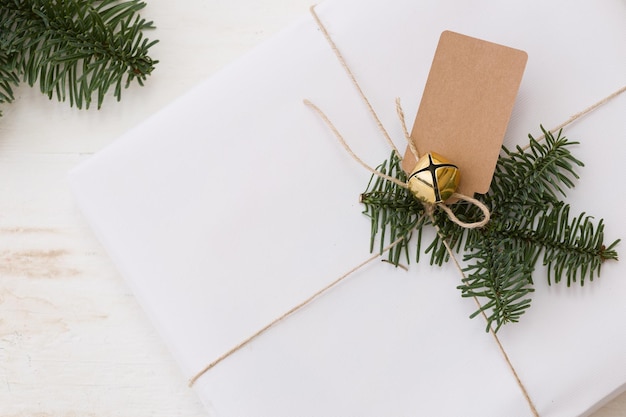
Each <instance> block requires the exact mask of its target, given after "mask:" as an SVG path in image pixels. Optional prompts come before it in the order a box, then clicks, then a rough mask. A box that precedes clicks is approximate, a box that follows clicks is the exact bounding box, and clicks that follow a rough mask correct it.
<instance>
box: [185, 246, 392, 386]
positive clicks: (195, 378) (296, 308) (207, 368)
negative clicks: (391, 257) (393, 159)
mask: <svg viewBox="0 0 626 417" xmlns="http://www.w3.org/2000/svg"><path fill="white" fill-rule="evenodd" d="M403 240H404V237H401V238H398V239H396V240H395V241H394V242H392V243H390V244H389V245H388V246H386V247H385V248H383V249H382V250H381V251H380V252H379V253H376V254H374V255H372V256H370V257H369V258H367V259H366V260H364V261H363V262H361V263H360V264H358V265H357V266H355V267H354V268H352V269H350V270H349V271H348V272H346V273H344V274H343V275H341V276H340V277H339V278H337V279H335V280H334V281H332V282H331V283H330V284H328V285H326V286H325V287H324V288H322V289H320V290H318V291H317V292H315V293H314V294H313V295H311V296H309V297H308V298H307V299H305V300H304V301H302V302H301V303H299V304H297V305H295V306H293V307H292V308H290V309H289V310H288V311H287V312H285V313H283V314H281V315H280V316H278V317H276V318H275V319H274V320H272V321H271V322H269V323H268V324H266V325H265V326H264V327H262V328H261V329H259V330H258V331H256V332H255V333H254V334H252V335H251V336H249V337H248V338H247V339H245V340H244V341H242V342H241V343H239V344H237V345H236V346H234V347H233V348H232V349H230V350H229V351H228V352H226V353H224V354H223V355H221V356H220V357H218V358H217V359H215V360H214V361H213V362H211V363H210V364H208V365H207V366H205V367H204V368H203V369H202V370H201V371H200V372H198V373H197V374H195V375H194V376H193V377H192V378H191V379H190V380H189V386H190V387H191V386H193V385H194V384H195V383H196V381H198V379H200V378H201V377H202V376H203V375H204V374H206V373H207V372H209V371H210V370H211V369H213V368H215V366H217V365H218V364H219V363H220V362H222V361H223V360H224V359H226V358H228V357H229V356H231V355H233V354H234V353H236V352H237V351H239V350H241V349H242V348H243V347H245V346H246V345H248V344H249V343H250V342H252V341H253V340H254V339H256V338H257V337H259V336H261V335H262V334H263V333H265V332H267V331H268V330H269V329H271V328H272V327H274V326H275V325H277V324H278V323H279V322H281V321H283V320H284V319H286V318H287V317H289V316H291V315H293V314H294V313H296V312H297V311H299V310H301V309H302V308H304V307H306V306H307V305H308V304H310V303H311V302H312V301H313V300H315V299H316V298H318V297H320V296H321V295H322V294H324V293H326V292H328V291H329V290H330V289H331V288H334V287H336V286H337V285H338V284H339V283H341V282H342V281H344V280H345V279H346V278H348V277H349V276H350V275H352V274H353V273H355V272H356V271H358V270H359V269H361V268H363V267H364V266H365V265H367V264H369V263H370V262H372V261H374V260H376V259H378V258H379V257H381V256H382V255H383V254H384V253H385V252H387V251H388V250H390V249H391V248H393V247H394V246H396V245H397V244H399V243H400V242H402V241H403Z"/></svg>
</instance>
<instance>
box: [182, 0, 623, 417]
mask: <svg viewBox="0 0 626 417" xmlns="http://www.w3.org/2000/svg"><path fill="white" fill-rule="evenodd" d="M310 12H311V14H312V16H313V18H314V19H315V22H316V24H317V26H318V27H319V29H320V30H321V32H322V34H323V35H324V37H325V38H326V40H327V42H328V44H329V45H330V47H331V49H332V50H333V52H334V53H335V56H336V57H337V59H338V60H339V62H340V64H341V66H342V67H343V68H344V70H345V71H346V73H347V75H348V77H349V78H350V80H351V81H352V84H353V85H354V87H355V88H356V89H357V91H358V93H359V95H360V97H361V99H362V100H363V102H364V103H365V105H366V107H367V109H368V111H369V113H370V115H371V116H372V117H373V118H374V120H375V122H376V124H377V126H378V128H379V130H380V131H381V133H382V134H383V136H384V138H385V140H386V141H387V143H388V144H389V145H390V146H391V148H392V149H393V150H394V152H396V154H397V155H398V156H400V154H399V152H398V149H397V148H396V146H395V144H394V143H393V141H392V140H391V137H390V136H389V134H388V133H387V130H386V129H385V127H384V126H383V124H382V122H381V121H380V118H379V117H378V114H377V113H376V111H375V110H374V108H373V106H372V104H371V103H370V101H369V100H368V98H367V96H366V95H365V93H364V92H363V90H362V89H361V86H360V85H359V83H358V82H357V80H356V77H355V76H354V74H353V73H352V70H351V69H350V67H349V66H348V65H347V63H346V61H345V59H344V58H343V55H342V54H341V52H340V51H339V48H337V45H336V44H335V42H334V41H333V39H332V38H331V36H330V34H329V33H328V31H327V30H326V27H325V26H324V24H323V23H322V21H321V20H320V18H319V16H318V15H317V13H316V12H315V6H311V8H310ZM625 91H626V86H623V87H621V88H620V89H618V90H617V91H615V92H614V93H612V94H610V95H609V96H607V97H605V98H603V99H602V100H600V101H598V102H596V103H594V104H593V105H591V106H589V107H588V108H586V109H584V110H582V111H580V112H578V113H576V114H574V115H572V116H571V117H570V118H569V119H568V120H566V121H565V122H563V123H561V124H560V125H558V126H557V127H555V128H553V129H551V130H550V132H556V131H559V130H561V129H563V128H564V127H566V126H568V125H569V124H571V123H573V122H574V121H576V120H578V119H580V118H582V117H583V116H585V115H587V114H588V113H590V112H592V111H593V110H595V109H597V108H598V107H600V106H602V105H603V104H605V103H607V102H609V101H610V100H612V99H613V98H615V97H617V96H618V95H620V94H622V93H624V92H625ZM304 103H305V104H306V105H308V106H309V107H311V108H312V109H314V110H315V111H316V113H317V114H318V115H319V116H320V117H321V118H322V119H323V120H324V121H325V122H326V124H327V125H328V126H329V128H330V129H331V130H332V131H333V133H334V134H335V136H336V137H337V139H338V140H339V142H340V143H341V144H342V145H343V147H344V148H345V149H346V151H347V152H348V153H349V154H350V155H351V156H352V157H353V158H354V160H355V161H357V162H358V163H359V164H360V165H362V166H363V167H365V168H366V169H367V170H368V171H370V172H372V173H373V174H375V175H379V176H381V177H383V178H385V179H388V180H390V181H393V182H394V183H397V184H398V185H400V186H403V187H405V186H406V184H404V183H402V182H401V181H399V180H397V179H396V178H393V177H389V176H387V175H385V174H383V173H381V172H378V171H376V170H375V169H373V168H371V167H370V166H368V165H367V164H366V163H365V162H363V161H362V160H361V159H360V158H359V157H358V156H357V155H356V154H355V153H354V152H353V151H352V149H351V148H350V147H349V146H348V144H347V143H346V141H345V140H344V139H343V137H342V135H341V134H340V133H339V131H338V130H337V129H336V127H335V126H334V125H333V124H332V122H331V121H330V120H329V119H328V117H327V116H326V115H325V114H324V113H323V112H322V111H321V110H320V109H319V108H318V107H317V106H315V105H314V104H313V103H311V102H310V101H308V100H305V101H304ZM396 110H397V113H398V117H399V119H400V122H401V126H402V130H403V133H404V136H405V138H406V139H407V141H408V144H409V148H410V150H411V152H412V153H413V154H414V156H416V159H418V158H417V156H418V154H417V150H416V148H415V144H414V143H413V141H412V140H411V138H410V135H409V133H408V130H407V128H406V123H405V121H404V112H403V111H402V107H401V106H400V101H399V99H396ZM544 139H545V135H542V136H541V137H539V138H538V139H537V141H541V140H544ZM527 147H528V146H526V147H525V148H523V149H526V148H527ZM454 197H456V198H457V199H463V200H466V201H468V202H470V203H473V204H476V205H478V206H479V208H480V209H481V210H482V211H483V213H484V214H485V218H484V219H483V220H482V221H480V222H477V223H469V224H468V223H463V222H460V221H459V220H458V219H457V218H456V216H454V213H453V212H452V210H450V208H449V207H448V206H446V205H445V204H440V205H438V206H439V207H440V208H441V209H443V210H444V211H445V212H446V213H447V214H448V216H450V219H451V220H452V221H454V222H455V223H457V224H459V225H461V226H462V227H468V228H475V227H482V226H484V225H486V224H487V222H488V221H489V210H488V209H487V208H486V207H484V205H483V203H481V202H480V201H478V200H476V199H474V198H472V197H469V196H464V195H461V194H458V193H455V194H454ZM481 206H483V207H484V208H483V207H481ZM434 208H435V206H434V205H432V204H430V205H426V213H427V215H428V216H429V217H430V218H431V220H432V216H433V212H434ZM455 219H456V220H455ZM433 224H434V222H433ZM435 229H436V231H437V233H438V234H439V237H440V238H441V240H442V242H443V244H444V246H445V248H446V251H447V252H448V255H449V256H450V259H452V261H453V263H454V265H455V267H456V269H457V270H458V271H459V273H460V275H461V278H462V279H465V278H466V276H465V272H464V271H463V268H462V267H461V265H460V264H459V262H458V260H457V258H456V256H455V254H454V251H453V250H452V248H451V247H450V244H449V243H448V241H447V240H446V239H445V237H444V236H443V234H442V233H441V230H440V229H439V228H438V227H437V226H436V225H435ZM403 240H404V237H401V238H399V239H397V240H395V241H394V242H392V243H391V244H389V245H388V246H386V247H384V248H383V249H382V250H381V251H380V252H379V253H376V254H374V255H372V256H370V257H369V258H367V259H365V260H364V261H363V262H361V263H360V264H358V265H356V266H354V267H353V268H352V269H350V270H348V271H347V272H345V273H344V274H343V275H341V276H340V277H338V278H336V279H335V280H334V281H332V282H331V283H329V284H328V285H326V286H325V287H323V288H321V289H320V290H318V291H317V292H315V293H314V294H312V295H311V296H310V297H308V298H307V299H305V300H303V301H302V302H300V303H299V304H297V305H295V306H294V307H292V308H291V309H289V310H288V311H286V312H285V313H283V314H282V315H280V316H279V317H277V318H275V319H274V320H272V321H271V322H269V323H268V324H267V325H265V326H264V327H262V328H261V329H259V330H258V331H257V332H255V333H253V334H252V335H250V336H249V337H248V338H247V339H245V340H243V341H242V342H240V343H239V344H237V345H236V346H234V347H233V348H231V349H230V350H228V351H227V352H225V353H224V354H222V355H221V356H219V357H218V358H217V359H215V360H214V361H213V362H211V363H209V364H208V365H206V366H205V367H204V368H203V369H202V370H200V371H199V372H198V373H196V374H195V375H194V376H193V377H192V378H191V379H190V380H189V386H190V387H191V386H193V385H194V384H195V383H196V382H197V381H198V379H200V378H201V377H202V376H203V375H204V374H206V373H207V372H208V371H210V370H211V369H213V368H214V367H215V366H217V365H218V364H219V363H221V362H222V361H224V360H225V359H227V358H228V357H230V356H231V355H233V354H235V353H236V352H238V351H239V350H241V349H242V348H244V347H245V346H247V345H248V344H250V343H251V342H252V341H253V340H255V339H256V338H257V337H259V336H261V335H262V334H264V333H265V332H267V331H268V330H269V329H271V328H272V327H274V326H275V325H276V324H278V323H280V322H281V321H282V320H284V319H286V318H288V317H289V316H291V315H293V314H295V313H296V312H298V311H299V310H301V309H302V308H303V307H305V306H307V305H308V304H310V303H311V302H313V301H314V300H316V299H317V298H318V297H320V296H322V295H323V294H325V293H326V292H328V291H329V290H331V289H332V288H334V287H335V286H337V285H338V284H339V283H341V282H342V281H344V280H345V279H346V278H348V277H349V276H351V275H352V274H353V273H355V272H357V271H358V270H359V269H361V268H363V267H364V266H366V265H368V264H369V263H371V262H372V261H374V260H376V259H378V258H380V257H381V256H382V255H383V254H385V253H386V252H387V251H388V250H390V249H391V248H393V247H394V246H396V245H398V244H399V243H400V242H402V241H403ZM472 298H473V299H474V302H475V303H476V305H477V306H478V308H479V309H480V310H481V315H482V316H483V318H484V319H485V320H487V316H486V313H485V312H484V311H482V305H481V304H480V301H479V300H478V298H477V297H472ZM489 332H490V334H491V335H492V337H493V339H494V341H495V343H496V345H497V346H498V349H499V351H500V353H501V354H502V356H503V358H504V360H505V362H506V364H507V366H508V367H509V369H510V370H511V372H512V374H513V376H514V378H515V381H516V383H517V385H518V386H519V388H520V390H521V391H522V394H523V396H524V398H525V400H526V402H527V403H528V406H529V408H530V410H531V412H532V413H533V415H534V416H535V417H539V413H538V411H537V408H536V407H535V405H534V403H533V401H532V399H531V398H530V395H529V394H528V390H527V389H526V387H525V386H524V384H523V382H522V380H521V378H520V377H519V375H518V373H517V371H516V370H515V367H514V366H513V363H512V362H511V360H510V358H509V355H508V354H507V352H506V350H505V349H504V346H503V345H502V343H501V342H500V339H499V338H498V336H497V334H496V333H495V331H494V330H493V329H492V328H490V329H489Z"/></svg>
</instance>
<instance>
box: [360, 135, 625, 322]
mask: <svg viewBox="0 0 626 417" xmlns="http://www.w3.org/2000/svg"><path fill="white" fill-rule="evenodd" d="M542 131H543V133H544V136H545V140H544V141H543V142H539V141H537V140H535V139H534V138H533V137H532V136H529V138H530V144H529V146H528V148H527V149H523V148H521V147H517V148H516V150H515V151H510V150H508V149H506V148H503V150H504V155H502V156H501V157H500V158H499V159H498V164H497V166H496V171H495V174H494V177H493V181H492V183H491V187H490V190H489V192H488V193H487V194H485V195H479V196H477V198H478V199H479V200H481V201H482V202H483V203H485V204H486V205H487V206H488V207H489V208H490V211H491V221H490V222H489V223H488V224H487V226H485V227H484V228H481V229H467V228H463V227H461V226H459V225H457V224H456V223H454V222H452V221H450V219H449V218H448V216H447V215H446V213H445V212H443V211H442V210H438V209H436V207H435V210H434V211H433V212H432V215H431V216H428V215H425V214H426V211H425V208H424V206H423V205H422V203H420V202H419V201H418V200H416V199H415V198H413V197H412V195H411V194H410V192H409V191H408V190H406V189H405V188H402V187H400V186H398V185H396V184H394V183H393V182H391V181H387V180H385V179H383V178H379V177H377V176H374V177H373V178H372V180H370V184H369V185H368V188H367V190H366V192H365V193H364V194H363V195H362V202H363V203H364V204H365V207H366V209H365V213H366V214H367V215H368V216H369V217H370V218H371V219H372V243H371V248H372V249H373V247H374V246H373V244H374V243H373V242H374V241H375V239H376V238H378V239H379V240H380V248H381V249H382V248H383V247H384V246H385V244H387V243H388V242H391V241H393V240H395V239H397V238H399V237H405V240H404V241H403V242H401V243H400V244H399V245H398V246H396V247H394V248H392V250H391V251H390V254H389V260H390V261H391V262H394V263H396V264H397V263H398V262H399V260H400V255H401V254H402V253H404V254H405V256H406V260H407V261H409V260H410V257H409V255H408V245H409V243H408V242H409V240H410V239H411V236H412V234H413V232H414V231H417V235H418V237H417V251H416V253H417V255H416V259H418V260H419V254H420V251H421V249H420V247H421V239H422V233H421V230H422V228H423V226H425V225H428V224H432V225H434V226H436V228H437V234H436V236H435V238H434V240H433V241H432V242H431V243H430V245H429V246H428V247H427V249H426V251H425V252H426V253H430V260H431V264H437V265H442V264H443V263H444V262H447V261H448V260H449V257H450V254H449V253H448V249H447V247H446V244H447V245H448V246H450V247H451V248H452V249H453V250H455V251H456V252H460V251H463V252H464V253H465V255H464V261H465V262H466V263H467V267H466V268H465V270H464V273H465V277H464V278H463V281H462V284H461V285H459V287H458V288H459V289H460V290H461V294H462V296H463V297H477V298H479V299H481V300H482V301H481V304H482V307H481V308H479V309H478V310H477V311H476V312H475V313H474V314H472V317H475V316H476V315H478V314H484V315H485V317H486V318H487V329H490V328H492V329H493V330H494V331H497V330H498V329H500V327H501V326H502V325H504V324H506V323H509V322H517V321H519V319H520V317H521V315H522V314H523V313H524V312H525V310H526V309H528V308H529V307H530V304H531V299H530V294H531V293H532V292H533V291H534V288H533V278H532V273H533V272H534V270H535V266H536V264H537V262H538V261H539V259H540V258H541V259H542V263H543V265H545V266H546V267H547V270H548V277H547V279H548V282H549V283H550V284H551V283H552V282H555V283H558V282H560V281H561V279H562V278H566V280H567V285H568V286H569V285H571V284H572V283H573V282H580V284H581V285H584V283H585V279H589V280H590V281H592V280H593V279H594V277H595V276H598V275H599V273H600V269H601V266H602V263H603V262H604V261H606V260H609V259H613V260H616V259H617V252H616V251H615V246H616V245H617V243H618V242H619V240H616V241H614V242H613V243H611V244H609V245H608V246H606V245H605V244H604V222H603V221H602V220H600V221H599V222H598V224H597V225H594V223H593V218H592V217H591V216H588V215H586V214H585V213H582V214H580V215H579V216H577V217H573V218H572V217H570V207H569V205H567V204H565V203H563V202H562V201H560V199H559V198H560V197H565V190H566V189H569V188H572V187H574V180H575V179H577V178H578V175H577V174H576V172H575V169H576V167H581V166H582V165H583V164H582V162H580V161H579V160H578V159H576V158H575V157H574V156H573V155H572V154H571V152H570V150H569V148H570V147H571V145H573V144H575V143H576V142H570V141H568V140H567V139H566V138H565V137H564V136H562V135H561V132H559V133H558V135H557V137H554V135H552V134H551V133H550V132H548V131H546V130H545V129H543V127H542ZM379 170H381V171H384V172H385V173H387V174H388V175H390V176H394V177H396V178H398V179H399V180H401V181H406V174H405V173H404V172H403V171H402V169H401V167H400V160H399V158H398V157H397V156H395V155H393V154H392V156H391V157H390V159H389V160H388V161H386V162H385V163H383V164H382V165H381V166H380V167H379ZM454 212H455V214H456V215H457V217H458V218H459V219H461V220H462V221H465V222H470V223H471V222H475V221H478V220H480V218H481V216H482V212H481V211H480V210H479V209H478V208H477V207H476V206H474V205H471V204H468V203H466V202H459V203H456V204H455V205H454ZM444 239H445V244H444ZM541 255H543V257H542V256H541Z"/></svg>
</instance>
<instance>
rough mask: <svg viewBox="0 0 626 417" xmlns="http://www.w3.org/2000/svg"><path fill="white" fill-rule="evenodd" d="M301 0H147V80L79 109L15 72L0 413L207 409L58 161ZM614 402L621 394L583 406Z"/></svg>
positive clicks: (223, 58)
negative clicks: (84, 213) (98, 106)
mask: <svg viewBox="0 0 626 417" xmlns="http://www.w3.org/2000/svg"><path fill="white" fill-rule="evenodd" d="M309 5H310V0H228V1H227V0H184V1H182V0H181V1H178V2H172V1H167V0H148V7H147V8H146V10H145V11H144V13H143V15H144V16H145V17H146V18H148V19H153V20H154V21H155V23H156V24H157V26H158V28H157V29H156V30H155V31H154V32H152V33H150V34H149V37H151V38H158V39H160V41H161V42H160V43H159V44H158V45H157V47H155V48H154V53H153V55H154V57H155V58H157V59H159V60H160V61H161V62H160V63H159V64H158V67H157V70H156V72H155V73H154V75H153V76H152V77H151V78H150V80H148V82H147V87H146V88H136V87H133V88H131V89H130V90H128V91H125V92H124V98H123V100H122V102H120V103H116V102H115V101H114V100H112V99H109V100H107V102H106V103H105V106H104V108H103V109H102V110H100V111H96V110H95V109H93V110H90V111H87V112H85V111H79V110H76V109H72V108H69V106H68V105H67V104H59V103H56V102H52V101H49V100H48V99H47V98H45V97H43V96H41V95H40V94H39V93H38V92H37V91H36V90H35V89H30V88H28V87H25V86H22V87H20V88H19V89H18V90H17V99H16V102H15V103H14V104H12V105H5V106H3V109H2V110H3V112H4V116H3V117H2V118H1V119H0V417H26V416H29V417H144V416H153V417H160V416H163V417H177V416H181V417H182V416H185V417H206V416H208V414H207V412H206V411H205V410H204V409H203V407H202V406H201V404H200V402H199V400H198V399H197V398H196V397H195V395H194V393H193V392H192V391H191V390H189V389H188V388H187V386H186V381H185V379H184V378H183V377H182V375H181V374H180V372H179V371H178V367H177V365H176V363H174V362H173V360H172V358H171V357H170V355H169V352H167V351H166V349H165V347H164V345H163V343H162V341H161V340H160V338H159V337H158V335H157V334H156V333H155V331H154V330H153V328H152V326H151V324H150V323H149V322H148V321H147V319H146V317H145V316H144V313H143V312H142V310H141V308H140V307H139V306H138V305H137V303H136V301H135V299H134V298H133V296H132V294H131V293H130V291H129V289H128V287H127V286H126V284H125V283H124V282H123V280H122V279H121V278H120V276H119V275H118V273H117V271H116V270H115V268H114V267H113V265H112V264H111V262H110V260H109V259H108V258H107V256H106V254H105V253H104V252H103V250H102V248H101V247H100V245H99V244H98V243H97V242H96V241H95V239H94V237H93V235H92V233H91V231H90V230H89V229H88V227H87V226H86V224H85V223H84V220H83V219H82V217H81V215H80V213H79V212H78V211H77V209H76V208H75V206H74V203H73V200H72V198H71V195H70V193H69V190H68V188H67V183H66V174H67V172H68V170H70V169H71V168H72V167H74V166H76V165H77V164H78V163H79V162H81V161H82V160H84V159H85V158H86V157H88V156H89V155H90V154H92V153H94V152H97V151H98V150H100V149H102V148H103V147H104V146H106V145H107V144H109V143H111V142H113V141H114V140H115V138H116V137H118V136H119V135H120V134H121V133H122V132H124V131H126V130H127V129H129V128H131V127H132V126H134V125H136V124H137V123H139V122H140V121H142V120H143V119H145V118H146V117H148V116H149V115H150V114H152V113H154V112H155V111H156V110H158V109H159V108H161V107H163V106H164V105H166V104H167V103H169V102H170V101H171V100H173V99H175V98H176V97H178V96H180V95H181V94H183V93H184V92H185V91H186V90H188V89H189V88H191V87H192V86H193V85H195V84H196V83H198V82H199V81H200V80H202V79H204V78H205V77H207V76H210V75H211V74H213V73H215V72H216V71H218V70H219V69H220V68H222V67H223V66H225V65H227V64H228V63H229V62H231V61H233V60H234V59H236V58H237V57H239V56H240V55H241V54H243V53H245V52H246V51H247V50H249V49H250V48H252V47H253V46H254V45H256V44H258V43H259V42H261V41H263V40H265V39H267V38H268V37H269V36H271V35H272V34H273V33H275V32H277V31H278V30H280V29H281V28H283V27H285V26H286V25H288V24H289V23H290V22H292V21H294V20H295V19H296V18H298V17H299V16H302V15H304V14H306V13H307V9H308V6H309ZM155 285H158V283H155ZM618 416H626V394H624V395H622V396H620V397H618V398H616V399H615V400H613V401H612V402H610V403H609V404H607V405H605V406H604V407H603V408H602V409H600V410H598V411H597V412H596V413H595V414H593V417H618Z"/></svg>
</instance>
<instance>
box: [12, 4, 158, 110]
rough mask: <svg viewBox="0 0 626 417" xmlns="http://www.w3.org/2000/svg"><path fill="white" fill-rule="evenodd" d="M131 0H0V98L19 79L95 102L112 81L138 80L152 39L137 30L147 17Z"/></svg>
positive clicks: (116, 90)
mask: <svg viewBox="0 0 626 417" xmlns="http://www.w3.org/2000/svg"><path fill="white" fill-rule="evenodd" d="M144 7H145V3H144V2H142V1H138V0H130V1H124V2H120V1H117V0H59V1H46V0H0V101H5V102H8V101H11V100H12V99H13V94H12V88H11V87H12V86H15V85H16V84H17V80H19V79H21V80H23V81H25V82H27V83H28V84H29V85H31V86H33V85H34V84H35V83H36V82H38V83H39V86H40V89H41V91H42V92H43V93H44V94H46V95H47V96H48V97H49V98H52V97H53V96H56V97H57V99H59V100H61V101H65V100H66V99H69V102H70V104H71V105H76V106H77V107H79V108H82V107H85V108H88V107H89V106H90V104H91V102H92V97H93V96H94V95H95V96H96V102H97V106H98V107H100V106H101V105H102V102H103V100H104V97H105V95H106V94H107V93H108V92H109V90H110V89H111V88H113V95H114V96H115V97H116V98H117V99H118V100H119V99H120V98H121V94H122V87H128V86H129V85H130V84H131V83H132V82H133V81H136V82H138V83H139V84H140V85H143V81H145V79H146V77H147V76H148V75H150V74H151V72H152V70H153V69H154V65H155V64H156V63H157V61H155V60H153V59H151V58H150V57H149V56H148V51H149V49H150V47H152V46H153V45H154V44H155V43H156V42H157V41H150V40H148V39H146V38H144V37H143V31H144V30H146V29H152V28H153V27H154V25H153V24H152V22H149V21H146V20H145V19H142V18H141V17H140V16H139V15H138V12H139V11H140V10H141V9H143V8H144Z"/></svg>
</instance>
